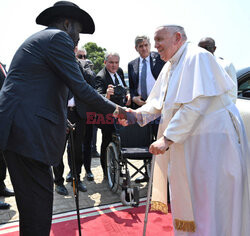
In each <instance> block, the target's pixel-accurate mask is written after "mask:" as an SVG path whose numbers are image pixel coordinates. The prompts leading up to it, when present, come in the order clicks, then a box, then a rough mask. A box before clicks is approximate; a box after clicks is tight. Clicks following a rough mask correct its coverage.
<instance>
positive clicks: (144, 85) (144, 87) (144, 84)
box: [141, 59, 148, 101]
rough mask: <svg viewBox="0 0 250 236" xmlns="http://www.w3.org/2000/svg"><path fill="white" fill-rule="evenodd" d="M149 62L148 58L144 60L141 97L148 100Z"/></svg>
mask: <svg viewBox="0 0 250 236" xmlns="http://www.w3.org/2000/svg"><path fill="white" fill-rule="evenodd" d="M146 79H147V63H146V60H145V59H143V61H142V69H141V98H142V99H143V100H144V101H146V99H147V97H148V96H147V80H146Z"/></svg>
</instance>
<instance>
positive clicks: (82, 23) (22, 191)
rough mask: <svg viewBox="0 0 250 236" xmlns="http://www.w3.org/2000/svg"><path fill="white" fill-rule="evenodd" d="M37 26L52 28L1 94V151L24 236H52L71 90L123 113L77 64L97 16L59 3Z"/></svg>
mask: <svg viewBox="0 0 250 236" xmlns="http://www.w3.org/2000/svg"><path fill="white" fill-rule="evenodd" d="M36 23H37V24H41V25H45V26H49V27H48V28H46V29H44V30H42V31H40V32H37V33H35V34H34V35H32V36H31V37H29V38H28V39H27V40H26V41H25V42H24V43H23V44H22V45H21V46H20V47H19V49H18V50H17V52H16V54H15V55H14V58H13V60H12V62H11V65H10V69H9V72H8V75H7V78H6V79H5V82H4V85H3V87H2V90H1V91H0V134H1V136H0V149H1V150H4V157H5V159H6V162H7V166H8V169H9V173H10V178H11V182H12V185H13V187H14V191H15V196H16V202H17V207H18V210H19V219H20V221H19V222H20V223H19V225H20V235H25V236H30V235H36V236H45V235H46V236H47V235H49V234H50V227H51V220H52V206H53V177H52V173H51V167H50V166H51V165H53V166H56V165H58V164H59V163H60V160H61V158H62V155H63V152H64V143H65V138H66V132H65V131H66V125H67V98H68V93H69V89H70V90H71V91H72V93H73V95H74V97H76V98H78V99H79V100H80V101H82V102H84V103H86V104H89V105H91V106H93V107H95V108H96V110H99V111H100V112H104V113H113V112H114V111H115V114H116V113H118V114H120V113H121V112H123V111H122V109H121V108H120V107H118V106H117V105H115V104H114V103H112V102H110V101H108V100H107V99H105V98H103V97H102V96H100V95H99V94H98V93H97V92H96V91H95V90H94V89H93V88H92V87H91V86H89V85H88V84H87V83H86V82H85V80H84V79H83V77H82V74H81V72H80V69H79V66H78V63H77V61H76V59H75V54H74V48H75V46H76V45H77V44H78V41H79V33H89V34H92V33H94V30H95V25H94V21H93V19H92V18H91V16H90V15H89V14H88V13H87V12H85V11H83V10H82V9H81V8H79V7H78V6H77V5H75V4H74V3H72V2H68V1H59V2H56V3H55V4H54V6H53V7H50V8H47V9H46V10H44V11H43V12H42V13H40V14H39V16H38V17H37V18H36ZM124 115H125V117H126V114H124Z"/></svg>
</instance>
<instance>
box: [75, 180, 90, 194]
mask: <svg viewBox="0 0 250 236" xmlns="http://www.w3.org/2000/svg"><path fill="white" fill-rule="evenodd" d="M72 185H73V182H72V183H71V186H72ZM78 190H79V191H81V192H87V187H86V185H85V184H83V182H82V181H79V182H78Z"/></svg>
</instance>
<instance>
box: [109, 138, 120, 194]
mask: <svg viewBox="0 0 250 236" xmlns="http://www.w3.org/2000/svg"><path fill="white" fill-rule="evenodd" d="M106 158H107V162H106V163H107V178H108V185H109V188H110V190H111V191H112V192H114V193H115V192H117V190H118V187H119V181H120V165H119V155H118V150H117V147H116V145H115V143H113V142H111V143H110V144H109V145H108V147H107V155H106Z"/></svg>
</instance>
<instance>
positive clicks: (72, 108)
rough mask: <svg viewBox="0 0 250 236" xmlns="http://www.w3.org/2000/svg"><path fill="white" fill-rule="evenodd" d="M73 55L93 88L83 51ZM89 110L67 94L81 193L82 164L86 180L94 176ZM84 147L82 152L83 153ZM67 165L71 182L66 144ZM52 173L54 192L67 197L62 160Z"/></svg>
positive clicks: (85, 188) (91, 74) (76, 50)
mask: <svg viewBox="0 0 250 236" xmlns="http://www.w3.org/2000/svg"><path fill="white" fill-rule="evenodd" d="M75 55H76V58H77V62H78V65H79V68H80V71H81V73H82V75H83V78H84V79H85V80H86V82H87V83H88V84H89V85H90V86H91V87H93V88H94V87H95V86H94V79H95V74H94V73H93V72H92V71H91V70H90V68H88V67H87V66H86V64H85V59H83V58H84V56H85V51H84V50H78V47H76V48H75ZM89 110H90V108H89V107H88V106H87V105H86V104H84V103H83V102H81V101H80V100H79V99H77V98H75V97H74V96H73V94H72V92H70V93H69V100H68V113H67V117H68V119H69V121H70V122H71V123H72V124H75V129H74V131H73V135H74V151H75V156H74V157H75V168H76V175H77V180H78V181H77V182H78V190H79V191H81V192H86V191H87V187H86V185H85V184H84V183H83V182H82V181H81V180H80V174H81V169H82V165H83V164H84V168H85V170H86V175H87V179H88V180H93V179H94V176H93V174H92V172H91V169H90V167H91V138H92V124H86V120H87V115H86V112H87V111H89ZM67 139H68V138H67ZM83 146H84V151H83ZM67 149H68V164H69V167H70V172H69V174H68V175H67V177H66V181H67V182H72V181H73V177H72V173H73V170H72V161H71V160H72V154H71V148H70V144H68V148H67ZM53 171H54V183H55V191H56V192H57V193H58V194H60V195H68V190H67V189H66V187H65V186H64V178H63V172H64V163H63V160H62V161H61V163H60V164H59V165H58V166H56V167H53Z"/></svg>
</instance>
